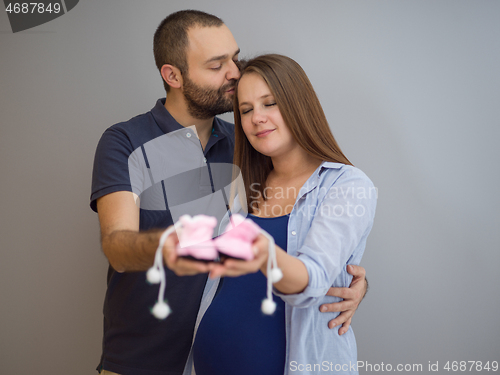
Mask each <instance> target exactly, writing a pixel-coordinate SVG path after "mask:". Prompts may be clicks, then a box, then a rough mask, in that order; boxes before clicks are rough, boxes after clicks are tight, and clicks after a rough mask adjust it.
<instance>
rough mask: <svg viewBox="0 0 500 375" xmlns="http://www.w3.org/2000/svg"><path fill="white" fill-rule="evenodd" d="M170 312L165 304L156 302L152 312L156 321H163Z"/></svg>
mask: <svg viewBox="0 0 500 375" xmlns="http://www.w3.org/2000/svg"><path fill="white" fill-rule="evenodd" d="M171 312H172V310H170V307H168V305H167V304H166V303H165V302H157V303H156V305H155V306H154V307H153V310H152V313H153V315H154V316H155V317H156V318H158V319H165V318H166V317H167V316H169V315H170V313H171Z"/></svg>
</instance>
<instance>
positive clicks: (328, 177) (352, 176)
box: [318, 161, 373, 186]
mask: <svg viewBox="0 0 500 375" xmlns="http://www.w3.org/2000/svg"><path fill="white" fill-rule="evenodd" d="M318 173H319V178H320V184H321V185H333V184H338V183H345V182H348V183H355V184H362V185H368V186H373V182H372V181H371V180H370V178H369V177H368V176H367V175H366V173H364V172H363V171H362V170H361V169H359V168H357V167H355V166H353V165H347V164H342V163H332V162H327V161H325V162H323V163H322V164H321V166H320V168H319V171H318Z"/></svg>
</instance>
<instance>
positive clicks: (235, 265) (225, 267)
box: [210, 234, 269, 278]
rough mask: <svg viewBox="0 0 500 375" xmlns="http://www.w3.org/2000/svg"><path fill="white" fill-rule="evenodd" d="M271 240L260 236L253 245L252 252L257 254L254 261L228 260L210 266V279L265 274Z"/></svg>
mask: <svg viewBox="0 0 500 375" xmlns="http://www.w3.org/2000/svg"><path fill="white" fill-rule="evenodd" d="M268 247H269V240H268V239H267V238H266V237H265V236H264V235H263V234H259V235H258V236H257V238H256V239H255V241H254V242H253V244H252V250H253V251H254V253H255V258H254V259H253V260H238V259H233V258H227V259H226V260H225V261H224V262H223V263H219V264H217V263H212V264H210V267H211V272H210V277H211V278H216V277H224V276H229V277H236V276H241V275H246V274H249V273H255V272H257V271H259V270H262V271H263V272H264V274H265V272H266V267H267V258H268Z"/></svg>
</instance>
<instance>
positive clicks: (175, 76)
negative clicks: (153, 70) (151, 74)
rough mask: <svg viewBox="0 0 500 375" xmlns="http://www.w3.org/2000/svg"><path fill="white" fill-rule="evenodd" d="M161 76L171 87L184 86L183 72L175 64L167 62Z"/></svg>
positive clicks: (162, 68)
mask: <svg viewBox="0 0 500 375" xmlns="http://www.w3.org/2000/svg"><path fill="white" fill-rule="evenodd" d="M160 72H161V76H162V77H163V80H164V81H165V82H167V84H168V85H169V86H170V87H173V88H174V89H178V88H180V87H181V86H182V74H181V71H180V70H179V68H176V67H175V66H173V65H170V64H165V65H163V66H162V67H161V70H160Z"/></svg>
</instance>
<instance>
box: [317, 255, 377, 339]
mask: <svg viewBox="0 0 500 375" xmlns="http://www.w3.org/2000/svg"><path fill="white" fill-rule="evenodd" d="M347 272H349V273H350V274H351V275H353V278H352V282H351V285H350V286H349V288H330V289H329V290H328V293H326V295H327V296H334V297H340V298H343V299H344V300H343V301H341V302H336V303H325V304H323V305H321V306H320V307H319V311H321V312H334V311H337V312H338V311H340V312H341V313H340V314H339V316H337V317H336V318H335V319H333V320H330V322H329V323H328V328H330V329H331V328H334V327H337V326H339V325H340V324H342V327H340V329H339V335H343V334H344V333H346V332H347V330H348V329H349V326H350V325H351V320H352V316H353V315H354V313H355V312H356V309H357V308H358V306H359V304H360V302H361V300H362V299H363V298H364V296H365V294H366V291H367V290H368V281H366V278H365V274H366V271H365V269H364V268H363V267H361V266H355V265H352V264H351V265H349V266H347Z"/></svg>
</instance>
